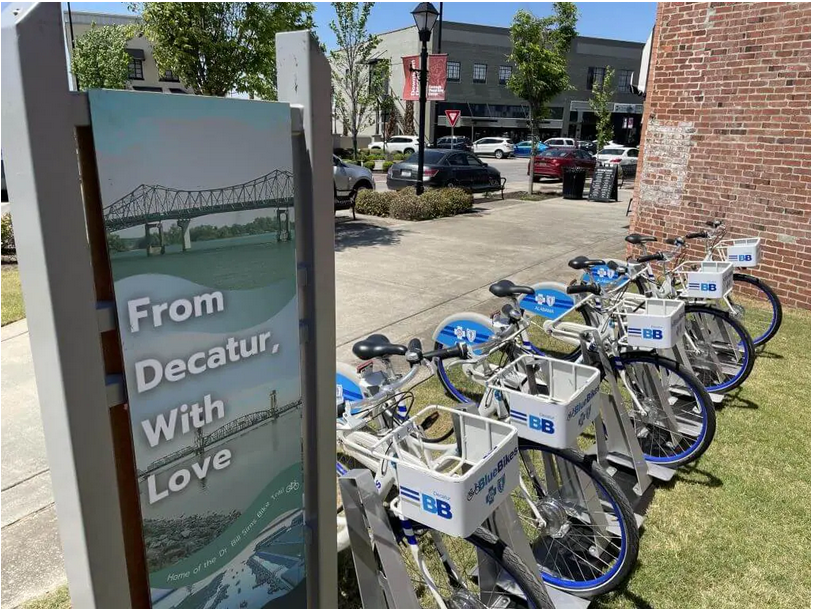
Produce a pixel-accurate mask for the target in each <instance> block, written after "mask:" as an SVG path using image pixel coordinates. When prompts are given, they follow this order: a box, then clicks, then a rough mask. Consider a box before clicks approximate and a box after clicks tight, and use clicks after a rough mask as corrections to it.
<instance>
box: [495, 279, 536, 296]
mask: <svg viewBox="0 0 818 613" xmlns="http://www.w3.org/2000/svg"><path fill="white" fill-rule="evenodd" d="M489 291H490V292H491V293H492V294H494V295H495V296H497V297H498V298H509V297H511V296H518V295H520V294H526V295H528V296H530V295H532V294H533V293H534V290H533V289H532V288H530V287H528V286H527V285H514V283H513V282H512V281H509V280H508V279H503V280H502V281H498V282H497V283H492V284H491V287H489Z"/></svg>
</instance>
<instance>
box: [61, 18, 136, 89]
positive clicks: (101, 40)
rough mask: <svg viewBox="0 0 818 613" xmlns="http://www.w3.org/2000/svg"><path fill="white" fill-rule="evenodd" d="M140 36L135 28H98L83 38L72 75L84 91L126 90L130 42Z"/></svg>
mask: <svg viewBox="0 0 818 613" xmlns="http://www.w3.org/2000/svg"><path fill="white" fill-rule="evenodd" d="M135 35H136V28H135V27H134V26H125V25H116V26H101V27H100V26H97V25H96V24H95V23H92V24H91V29H90V30H88V31H87V32H85V34H83V35H82V36H80V37H79V38H78V39H77V40H76V41H75V43H74V51H73V53H72V56H71V72H73V73H74V76H75V77H76V78H77V85H78V87H79V88H80V89H82V90H86V89H99V88H106V89H125V85H126V84H127V83H128V63H129V62H130V61H131V57H130V56H129V55H128V53H127V52H126V51H125V47H126V46H127V45H128V41H129V40H131V39H132V38H133V37H134V36H135Z"/></svg>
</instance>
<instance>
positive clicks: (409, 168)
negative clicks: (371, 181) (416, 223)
mask: <svg viewBox="0 0 818 613" xmlns="http://www.w3.org/2000/svg"><path fill="white" fill-rule="evenodd" d="M417 177H418V154H417V153H414V154H412V156H411V157H409V158H408V159H407V160H405V161H403V162H401V163H399V164H394V165H393V166H392V167H391V168H390V169H389V174H387V175H386V185H387V187H389V189H403V188H404V187H411V186H413V185H415V184H416V183H417ZM500 183H501V179H500V171H499V170H497V169H496V168H494V167H493V166H489V165H488V164H486V163H485V162H483V161H482V160H481V159H480V158H478V157H477V156H476V155H474V154H473V153H468V152H466V151H450V150H443V149H427V150H426V152H425V155H424V156H423V184H424V185H426V186H428V187H463V188H465V189H469V190H474V191H485V190H486V188H489V187H499V185H500Z"/></svg>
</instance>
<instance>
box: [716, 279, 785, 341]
mask: <svg viewBox="0 0 818 613" xmlns="http://www.w3.org/2000/svg"><path fill="white" fill-rule="evenodd" d="M723 302H724V303H725V305H726V308H727V310H728V311H729V312H730V314H731V315H732V316H733V317H735V318H736V319H738V320H739V321H740V322H741V323H742V325H743V326H744V327H745V328H747V331H748V332H749V333H750V336H752V337H753V345H755V346H756V347H761V346H762V345H764V343H766V342H767V341H769V340H770V339H771V338H773V337H774V336H775V334H776V332H778V329H779V328H780V327H781V322H782V321H783V320H784V311H783V309H782V308H781V301H780V300H779V299H778V296H777V295H776V293H775V292H774V291H773V288H771V287H770V286H769V285H767V284H766V283H765V282H764V281H762V280H761V279H759V278H758V277H754V276H753V275H747V274H744V273H738V272H737V273H734V274H733V291H732V292H730V293H729V294H728V295H727V296H725V297H724V298H723Z"/></svg>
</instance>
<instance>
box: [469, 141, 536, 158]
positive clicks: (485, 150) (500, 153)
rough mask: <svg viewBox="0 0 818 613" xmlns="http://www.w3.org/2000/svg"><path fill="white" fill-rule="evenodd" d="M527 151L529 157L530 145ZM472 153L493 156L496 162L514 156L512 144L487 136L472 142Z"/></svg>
mask: <svg viewBox="0 0 818 613" xmlns="http://www.w3.org/2000/svg"><path fill="white" fill-rule="evenodd" d="M528 149H529V155H530V153H531V144H529V146H528ZM474 152H475V153H476V154H477V155H493V156H494V157H495V158H497V159H498V160H502V159H503V158H507V157H508V156H510V155H513V154H514V143H512V142H511V139H508V138H501V137H499V136H488V137H486V138H481V139H479V140H476V141H474Z"/></svg>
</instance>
